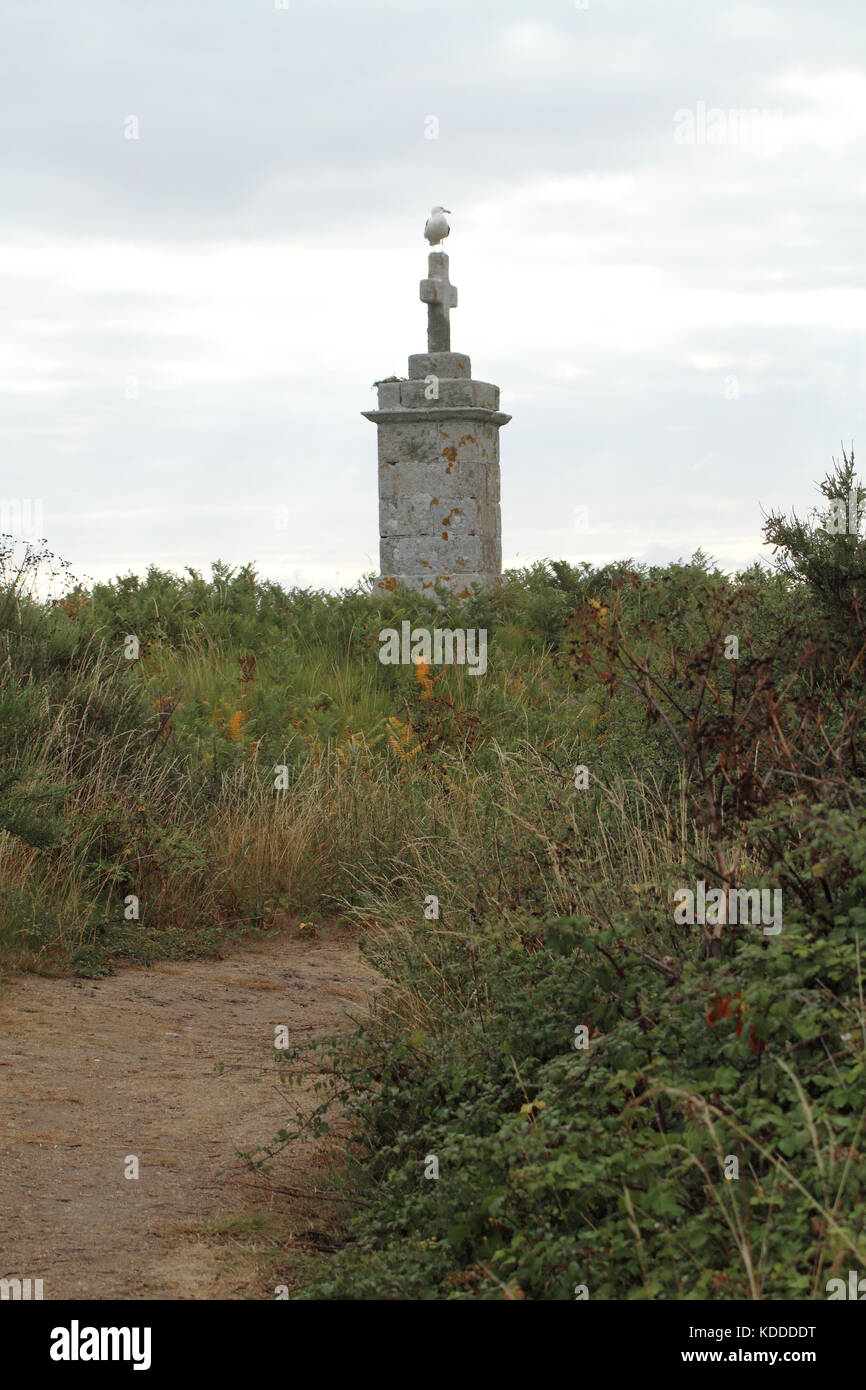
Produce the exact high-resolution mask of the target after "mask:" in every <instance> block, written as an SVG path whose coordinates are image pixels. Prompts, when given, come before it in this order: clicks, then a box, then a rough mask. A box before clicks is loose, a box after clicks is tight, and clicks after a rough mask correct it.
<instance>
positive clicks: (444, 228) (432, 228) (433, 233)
mask: <svg viewBox="0 0 866 1390" xmlns="http://www.w3.org/2000/svg"><path fill="white" fill-rule="evenodd" d="M450 211H451V209H450V208H441V207H435V208H432V209H431V211H430V216H429V217H428V218H427V221H426V222H425V223H424V235H425V237H426V238H427V240H428V241H429V243H430V245H431V246H438V245H439V243H440V241H444V240H445V238H446V237H447V235H448V233H449V232H450V231H451V228H450V227H449V226H448V219H447V217H446V216H445V214H446V212H448V213H450Z"/></svg>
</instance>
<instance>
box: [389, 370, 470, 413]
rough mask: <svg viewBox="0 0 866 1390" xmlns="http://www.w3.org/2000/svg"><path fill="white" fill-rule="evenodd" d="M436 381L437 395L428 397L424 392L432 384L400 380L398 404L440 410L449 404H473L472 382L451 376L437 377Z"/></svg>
mask: <svg viewBox="0 0 866 1390" xmlns="http://www.w3.org/2000/svg"><path fill="white" fill-rule="evenodd" d="M437 382H438V387H437V389H438V395H436V396H431V397H430V398H429V399H428V397H427V394H426V393H427V392H428V391H432V390H433V386H432V385H426V384H425V383H424V382H423V381H404V382H401V384H400V404H401V405H403V406H408V407H409V408H410V409H413V408H414V409H420V410H442V409H444V408H445V407H446V406H451V405H459V406H469V405H475V391H474V385H475V383H474V382H472V381H458V380H456V379H455V378H453V377H439V378H437Z"/></svg>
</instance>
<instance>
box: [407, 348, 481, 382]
mask: <svg viewBox="0 0 866 1390" xmlns="http://www.w3.org/2000/svg"><path fill="white" fill-rule="evenodd" d="M409 376H410V377H411V379H412V381H419V380H423V378H424V377H425V376H438V377H439V378H440V379H441V378H443V377H444V378H448V377H459V378H462V379H464V380H466V381H468V380H469V379H470V377H471V376H472V363H471V362H470V360H469V358H468V357H467V355H466V353H465V352H413V353H412V354H411V356H410V357H409Z"/></svg>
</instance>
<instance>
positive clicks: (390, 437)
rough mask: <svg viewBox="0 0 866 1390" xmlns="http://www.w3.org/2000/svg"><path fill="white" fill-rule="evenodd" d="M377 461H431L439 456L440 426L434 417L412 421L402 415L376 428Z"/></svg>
mask: <svg viewBox="0 0 866 1390" xmlns="http://www.w3.org/2000/svg"><path fill="white" fill-rule="evenodd" d="M377 433H378V436H379V462H380V463H397V462H402V461H403V460H409V461H411V462H426V461H428V460H430V461H432V460H434V459H438V458H439V457H440V445H439V425H438V423H437V422H436V421H435V420H411V419H407V417H406V416H405V415H403V416H401V417H400V418H399V419H397V420H395V421H394V422H393V424H392V423H391V421H390V420H389V421H387V422H383V423H382V424H380V425H379V427H378V431H377Z"/></svg>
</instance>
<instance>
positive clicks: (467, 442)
mask: <svg viewBox="0 0 866 1390" xmlns="http://www.w3.org/2000/svg"><path fill="white" fill-rule="evenodd" d="M428 265H429V275H428V278H427V279H426V280H424V281H422V284H421V298H422V300H423V301H424V302H425V303H426V304H427V305H428V335H427V352H426V353H413V354H412V356H411V357H410V358H409V380H408V381H402V382H383V383H382V384H381V385H380V386H379V409H378V411H364V412H363V414H364V415H365V416H366V417H367V419H369V420H372V421H373V423H374V424H376V426H377V428H378V435H379V521H380V524H379V532H380V563H381V569H382V573H381V577H380V579H379V581H378V583H379V586H380V588H382V589H384V590H387V589H389V588H393V587H394V585H395V584H397V583H399V584H402V585H405V586H406V587H407V588H410V589H414V590H417V591H427V592H429V591H430V590H432V589H433V587H434V585H435V584H437V583H442V584H445V585H446V586H447V587H448V588H450V589H451V590H452V592H454V593H458V594H466V593H469V592H471V586H472V585H473V584H481V585H483V586H485V587H487V588H489V587H491V586H495V585H496V584H498V583H499V581H500V575H501V572H502V545H501V540H500V533H501V523H500V510H499V430H500V427H501V426H502V425H504V424H507V423H508V421H509V420H510V418H511V417H510V415H503V414H501V413H500V411H499V388H498V387H497V386H494V385H493V384H492V383H491V382H486V381H473V380H472V375H471V373H472V368H471V363H470V360H469V358H468V356H467V355H466V354H465V353H457V352H451V351H450V325H449V313H450V310H451V309H452V308H454V307H455V306H456V304H457V291H456V290H455V288H454V286H453V285H451V283H450V281H449V278H448V257H447V256H446V255H445V254H444V253H443V252H431V254H430V258H429V262H428ZM429 377H433V378H435V382H434V383H432V384H433V385H434V386H435V387H436V392H435V394H433V393H431V392H429V391H428V390H427V388H428V387H429V386H430V385H431V383H430V382H429V381H427V380H426V378H429Z"/></svg>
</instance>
